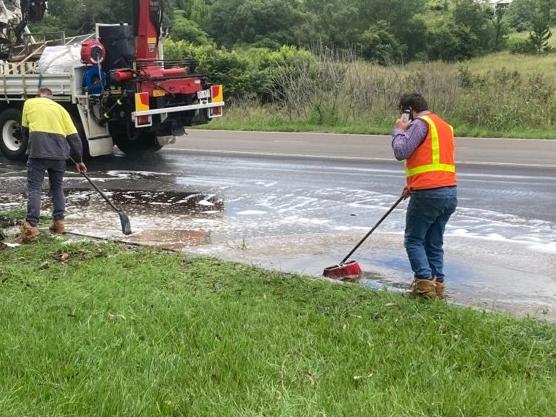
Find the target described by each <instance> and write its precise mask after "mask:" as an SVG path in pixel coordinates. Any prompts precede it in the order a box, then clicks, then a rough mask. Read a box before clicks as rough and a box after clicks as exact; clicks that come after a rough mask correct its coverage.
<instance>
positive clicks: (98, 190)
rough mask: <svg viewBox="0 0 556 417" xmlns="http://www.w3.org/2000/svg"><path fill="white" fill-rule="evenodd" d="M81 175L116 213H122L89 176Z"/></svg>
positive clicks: (82, 173)
mask: <svg viewBox="0 0 556 417" xmlns="http://www.w3.org/2000/svg"><path fill="white" fill-rule="evenodd" d="M81 175H83V176H84V177H85V178H86V179H87V181H89V184H91V185H92V186H93V188H94V189H95V190H96V191H97V192H98V193H99V194H100V195H101V196H102V198H104V199H105V200H106V202H107V203H108V204H109V205H110V207H112V208H113V209H114V211H115V212H116V213H119V212H120V211H121V210H120V209H119V208H118V207H116V206H115V205H114V203H112V201H110V199H109V198H108V197H107V196H106V194H104V193H103V192H102V190H101V189H100V188H98V187H97V185H96V184H95V183H94V182H93V181H91V179H90V178H89V176H88V175H87V174H85V173H84V172H81Z"/></svg>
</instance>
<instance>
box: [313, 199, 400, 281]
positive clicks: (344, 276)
mask: <svg viewBox="0 0 556 417" xmlns="http://www.w3.org/2000/svg"><path fill="white" fill-rule="evenodd" d="M405 198H406V196H405V195H404V194H402V195H401V196H400V198H398V201H396V202H395V203H394V205H393V206H392V207H390V209H389V210H388V211H387V212H386V214H385V215H384V216H382V217H381V219H380V220H379V221H378V222H377V223H376V224H375V225H374V226H373V228H372V229H371V230H369V232H368V233H367V234H366V235H365V236H364V237H363V239H361V240H360V241H359V243H358V244H357V245H356V246H355V247H354V248H353V249H352V250H351V251H350V252H349V253H348V254H347V256H346V257H345V258H344V259H343V260H342V262H340V263H339V264H338V265H333V266H329V267H328V268H325V269H324V272H323V273H322V275H324V276H325V277H327V278H332V279H339V280H342V281H355V280H357V279H359V278H361V266H360V265H359V263H358V262H357V261H349V262H348V259H349V258H350V257H351V255H353V253H354V252H355V251H356V250H357V249H359V247H360V246H361V245H362V244H363V242H365V240H367V238H368V237H369V236H370V235H371V234H372V233H373V232H374V231H375V230H376V229H377V227H378V226H380V224H381V223H382V222H383V221H384V219H386V217H388V216H389V215H390V213H392V211H394V209H395V208H396V207H397V206H398V204H400V203H401V202H402V200H404V199H405Z"/></svg>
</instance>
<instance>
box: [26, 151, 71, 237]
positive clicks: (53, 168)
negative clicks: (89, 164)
mask: <svg viewBox="0 0 556 417" xmlns="http://www.w3.org/2000/svg"><path fill="white" fill-rule="evenodd" d="M45 171H47V172H48V182H49V184H50V197H51V199H52V206H53V211H52V217H53V218H54V220H63V219H64V211H65V204H66V197H65V196H64V188H63V186H62V183H63V181H64V172H65V171H66V161H64V160H61V161H60V160H56V159H40V158H29V160H28V161H27V193H28V194H29V196H28V199H27V219H26V220H27V222H28V223H29V224H30V225H31V226H34V227H36V226H37V224H38V223H39V216H40V214H41V196H42V183H43V181H44V172H45Z"/></svg>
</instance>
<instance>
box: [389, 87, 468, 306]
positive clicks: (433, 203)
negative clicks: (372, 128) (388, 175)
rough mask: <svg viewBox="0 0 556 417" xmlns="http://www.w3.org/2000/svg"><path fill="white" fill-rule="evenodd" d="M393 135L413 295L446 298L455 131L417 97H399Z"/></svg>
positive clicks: (454, 200)
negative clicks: (401, 166)
mask: <svg viewBox="0 0 556 417" xmlns="http://www.w3.org/2000/svg"><path fill="white" fill-rule="evenodd" d="M399 108H400V111H401V112H402V116H401V117H400V118H399V119H398V120H397V121H396V125H395V127H394V131H393V133H392V149H393V150H394V156H395V157H396V159H397V160H399V161H402V160H405V174H406V186H405V189H404V195H405V196H406V197H410V198H411V199H410V201H409V204H408V207H407V215H406V226H405V238H404V246H405V249H406V251H407V256H408V258H409V262H410V264H411V269H412V270H413V274H414V278H415V281H414V285H413V290H412V292H411V294H412V295H413V296H416V297H420V298H438V299H444V298H445V288H446V287H445V283H444V278H445V275H444V249H443V244H444V230H445V228H446V224H447V223H448V220H449V219H450V216H451V215H452V214H453V213H454V211H455V210H456V206H457V187H456V184H457V180H456V166H455V148H456V146H455V140H454V130H453V128H452V126H450V125H449V124H448V123H447V122H446V121H444V120H443V119H442V118H441V117H440V116H438V115H437V114H435V113H432V112H431V111H429V109H428V105H427V102H426V100H425V99H424V97H423V96H422V95H420V94H417V93H413V94H406V95H404V96H402V97H401V99H400V102H399Z"/></svg>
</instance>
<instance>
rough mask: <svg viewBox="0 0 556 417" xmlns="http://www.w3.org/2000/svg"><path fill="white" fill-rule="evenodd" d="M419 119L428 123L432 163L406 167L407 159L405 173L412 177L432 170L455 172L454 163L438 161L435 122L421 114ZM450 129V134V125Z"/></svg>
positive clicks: (438, 145) (438, 149)
mask: <svg viewBox="0 0 556 417" xmlns="http://www.w3.org/2000/svg"><path fill="white" fill-rule="evenodd" d="M420 119H423V120H426V121H427V123H428V125H429V129H430V134H431V146H432V163H431V164H427V165H421V166H418V167H415V168H410V169H408V168H407V161H406V162H405V166H406V168H405V175H406V176H408V177H413V176H414V175H419V174H424V173H426V172H433V171H442V172H452V173H455V172H456V166H455V165H452V164H441V163H440V138H439V137H438V130H437V129H436V124H435V123H434V121H433V120H432V119H431V118H430V117H428V116H421V117H420ZM448 126H450V125H448ZM450 129H451V130H452V134H453V132H454V128H453V127H452V126H450Z"/></svg>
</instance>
